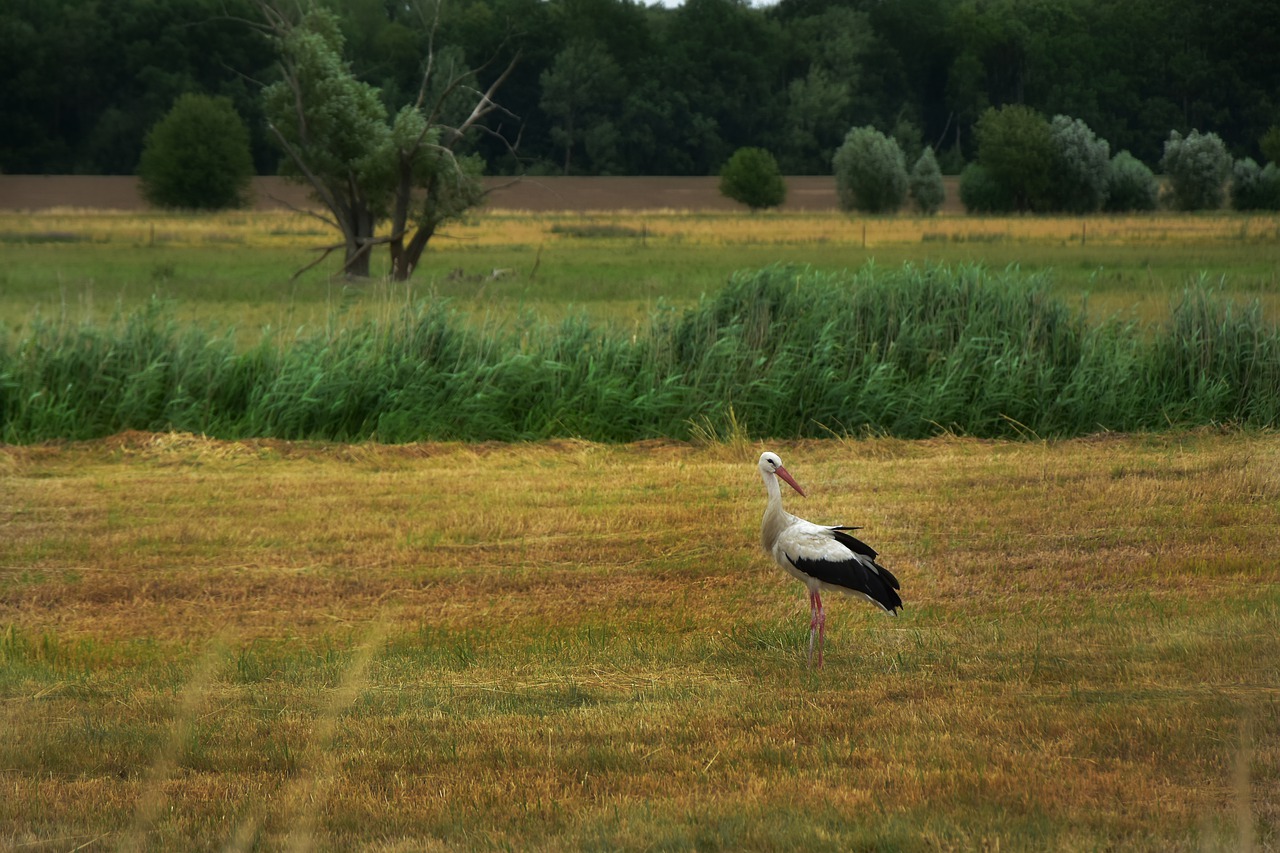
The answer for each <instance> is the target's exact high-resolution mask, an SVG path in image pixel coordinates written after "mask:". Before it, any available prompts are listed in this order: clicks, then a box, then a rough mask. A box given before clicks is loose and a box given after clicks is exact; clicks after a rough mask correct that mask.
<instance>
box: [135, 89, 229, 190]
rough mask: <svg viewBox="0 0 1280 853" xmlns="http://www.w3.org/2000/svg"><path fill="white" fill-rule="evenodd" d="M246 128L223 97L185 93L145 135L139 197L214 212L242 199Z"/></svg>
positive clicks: (140, 166) (139, 174)
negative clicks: (140, 194)
mask: <svg viewBox="0 0 1280 853" xmlns="http://www.w3.org/2000/svg"><path fill="white" fill-rule="evenodd" d="M252 176H253V158H252V156H251V154H250V152H249V131H248V129H246V128H245V125H244V122H243V121H242V120H241V119H240V116H239V114H238V113H237V112H236V110H235V107H233V106H232V105H231V100H230V99H229V98H213V97H209V96H207V95H194V94H186V95H183V96H181V97H180V98H178V100H177V101H175V102H174V104H173V108H172V109H170V110H169V112H168V114H167V115H165V117H164V118H162V119H161V120H160V121H159V122H157V123H156V125H155V126H154V127H153V128H151V131H150V132H149V133H148V134H147V138H146V142H145V145H144V148H143V151H142V160H141V162H140V163H139V164H138V177H139V178H140V183H141V189H142V195H143V197H144V198H146V200H147V201H148V202H150V203H151V204H153V205H155V206H157V207H177V208H193V209H197V210H220V209H223V208H228V207H243V206H244V205H245V203H246V202H247V201H248V197H247V191H248V189H249V179H250V178H251V177H252Z"/></svg>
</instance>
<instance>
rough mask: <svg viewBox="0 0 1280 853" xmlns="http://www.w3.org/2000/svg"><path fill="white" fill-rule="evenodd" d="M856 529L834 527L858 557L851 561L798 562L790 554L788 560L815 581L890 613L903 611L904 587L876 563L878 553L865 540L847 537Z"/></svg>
mask: <svg viewBox="0 0 1280 853" xmlns="http://www.w3.org/2000/svg"><path fill="white" fill-rule="evenodd" d="M857 529H858V528H856V527H832V528H831V533H832V535H833V536H835V539H836V541H837V542H839V543H840V544H841V545H843V546H844V547H846V548H848V549H849V550H850V551H851V552H853V554H854V555H855V556H853V557H851V558H849V559H848V560H840V561H835V560H807V559H805V558H803V557H801V558H800V559H796V558H794V557H792V556H791V555H790V554H788V555H787V559H788V560H790V561H791V565H793V566H795V567H796V568H797V569H799V570H800V571H802V572H804V573H805V574H806V575H808V576H809V577H811V578H814V579H815V580H819V581H821V582H822V583H825V584H830V585H831V586H838V587H843V588H844V589H848V590H852V591H854V592H860V593H862V594H864V595H866V596H868V597H870V598H871V599H872V600H874V601H876V602H877V603H879V604H880V605H882V606H883V607H884V608H885V609H886V610H888V611H889V612H890V613H893V612H894V611H896V610H901V609H902V596H900V595H898V592H897V590H899V589H901V588H902V587H901V586H899V584H898V579H897V578H896V577H894V574H893V572H891V571H889V570H888V569H886V568H885V567H884V566H882V565H880V564H879V563H877V562H876V557H877V556H878V554H877V553H876V550H875V549H874V548H872V547H871V546H870V545H868V544H867V543H866V542H863V541H862V540H861V539H858V538H856V537H853V536H850V535H849V534H848V533H845V532H844V531H846V530H857Z"/></svg>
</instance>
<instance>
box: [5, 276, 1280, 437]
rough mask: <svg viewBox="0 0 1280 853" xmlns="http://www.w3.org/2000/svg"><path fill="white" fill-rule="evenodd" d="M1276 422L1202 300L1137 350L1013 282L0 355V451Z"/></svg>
mask: <svg viewBox="0 0 1280 853" xmlns="http://www.w3.org/2000/svg"><path fill="white" fill-rule="evenodd" d="M1224 423H1225V424H1232V425H1238V426H1245V427H1252V428H1266V427H1274V426H1276V425H1277V423H1280V331H1277V329H1276V327H1275V326H1273V325H1271V324H1270V323H1268V322H1267V321H1266V320H1265V319H1264V318H1263V316H1262V311H1261V308H1260V306H1259V305H1258V304H1257V303H1254V304H1253V305H1252V306H1248V307H1243V308H1242V307H1240V306H1239V305H1237V304H1235V303H1234V302H1232V301H1230V300H1227V299H1225V298H1223V297H1222V296H1221V295H1220V294H1218V293H1216V292H1214V291H1213V290H1212V289H1209V288H1208V287H1207V286H1206V285H1204V284H1202V285H1200V286H1198V287H1195V288H1191V289H1189V290H1187V291H1186V292H1185V293H1184V296H1183V299H1182V301H1181V302H1180V303H1179V304H1178V305H1177V306H1176V307H1175V309H1174V310H1173V312H1172V314H1171V315H1170V316H1169V317H1168V318H1167V319H1166V320H1165V321H1164V322H1163V323H1161V324H1160V325H1159V326H1157V327H1156V328H1155V329H1148V328H1146V327H1142V326H1140V325H1138V324H1135V323H1133V322H1128V323H1124V322H1120V321H1111V322H1107V323H1102V324H1094V323H1091V322H1089V321H1088V319H1087V317H1086V316H1085V314H1084V313H1083V312H1082V311H1081V310H1079V309H1073V308H1071V307H1069V306H1068V305H1067V304H1066V303H1064V302H1063V301H1062V300H1060V299H1058V298H1056V297H1055V296H1053V295H1052V293H1051V291H1050V288H1049V285H1048V283H1047V280H1046V279H1045V278H1044V277H1041V276H1027V275H1023V274H1020V273H1018V272H1017V271H1005V272H1000V273H992V272H989V271H986V270H983V269H981V268H976V267H962V268H954V269H953V268H946V267H914V266H904V267H901V268H898V269H891V270H884V269H881V268H878V267H875V266H870V265H869V266H867V267H864V268H863V269H861V270H860V271H858V272H856V273H842V274H829V273H821V272H816V271H813V270H809V269H804V268H796V267H780V266H775V267H770V268H767V269H765V270H761V271H759V272H755V273H744V274H741V275H738V276H736V277H735V278H734V279H733V281H732V282H731V283H730V284H729V285H728V286H727V287H725V288H724V289H723V290H721V292H720V293H718V294H717V295H716V296H714V297H712V298H706V299H703V300H702V301H701V302H700V303H698V304H697V305H696V306H695V307H693V308H689V309H683V310H681V309H677V308H669V309H659V310H657V311H655V313H654V314H653V315H652V317H651V319H650V323H649V326H648V328H647V329H645V330H644V331H643V332H641V333H638V334H637V333H628V332H627V331H626V330H619V329H618V328H617V327H614V326H601V325H596V324H593V323H591V322H590V321H589V320H587V319H585V318H583V317H576V318H569V319H567V320H565V321H563V322H561V323H559V324H551V323H548V322H546V321H544V320H541V319H538V318H536V317H534V318H529V319H528V320H526V321H524V322H517V323H501V324H500V323H491V324H489V325H485V326H480V327H477V326H476V324H475V323H474V322H471V321H466V320H464V319H463V318H462V317H461V316H460V315H459V314H458V313H456V312H454V311H453V310H452V309H451V308H450V306H449V305H447V304H445V303H441V302H438V301H437V302H428V303H423V304H420V305H418V306H413V307H410V306H405V307H403V308H402V310H400V311H399V312H398V313H395V314H392V315H389V316H387V317H384V318H380V319H377V320H365V321H361V322H354V323H337V322H335V323H334V324H332V325H331V326H330V327H329V328H326V329H317V330H308V331H304V332H302V333H300V334H298V335H296V336H294V337H291V338H287V339H282V338H280V337H270V338H264V339H263V340H262V342H261V343H259V344H258V345H256V346H253V347H249V348H247V349H244V348H242V347H241V346H239V345H238V343H237V341H236V339H235V337H234V336H233V335H232V334H231V333H229V332H228V333H222V334H218V333H214V332H209V331H207V330H205V329H204V328H203V327H200V326H196V325H191V324H180V323H178V322H176V321H174V320H173V319H172V318H170V317H168V316H166V313H165V311H164V308H163V306H160V305H159V304H158V303H153V305H152V306H151V307H150V308H149V309H147V310H144V311H140V312H138V313H135V314H132V315H129V316H128V317H125V318H121V319H120V320H118V321H117V322H116V323H114V324H111V325H108V326H99V325H71V324H46V325H38V326H37V327H36V328H35V329H34V331H33V334H32V335H31V336H30V337H26V338H19V339H16V340H14V339H9V340H4V339H0V430H2V431H0V438H2V439H3V440H5V441H10V442H19V443H24V442H32V441H40V440H44V439H50V438H77V439H84V438H94V437H101V436H105V435H110V434H112V433H115V432H118V431H121V430H126V429H140V430H166V429H176V430H182V431H190V432H195V433H201V434H207V435H212V436H219V437H224V438H243V437H277V438H290V439H299V438H311V439H325V440H339V441H362V440H366V439H377V440H380V441H385V442H405V441H419V440H424V439H436V440H439V439H454V440H465V441H487V440H503V441H511V440H531V439H545V438H554V437H579V438H587V439H591V440H599V441H634V440H638V439H644V438H655V437H677V438H687V437H689V436H690V435H692V434H693V433H694V432H695V431H699V430H701V431H710V432H711V433H712V434H728V433H731V432H734V431H745V433H746V434H748V435H752V436H768V437H782V438H795V437H803V436H821V435H832V434H837V435H841V434H865V433H872V434H888V435H895V436H899V437H907V438H914V437H923V436H929V435H935V434H937V433H939V432H944V431H945V432H955V433H959V434H964V435H973V436H980V437H1000V436H1013V435H1022V436H1038V437H1062V436H1072V435H1081V434H1085V433H1090V432H1095V431H1098V430H1111V431H1133V430H1150V429H1164V428H1169V427H1175V428H1177V427H1187V426H1199V425H1208V424H1224Z"/></svg>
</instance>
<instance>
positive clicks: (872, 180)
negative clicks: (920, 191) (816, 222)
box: [834, 127, 907, 213]
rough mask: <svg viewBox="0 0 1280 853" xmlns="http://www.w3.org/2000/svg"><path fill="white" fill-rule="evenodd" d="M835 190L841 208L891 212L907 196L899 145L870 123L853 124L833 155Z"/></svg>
mask: <svg viewBox="0 0 1280 853" xmlns="http://www.w3.org/2000/svg"><path fill="white" fill-rule="evenodd" d="M834 166H835V173H836V194H837V196H838V197H839V200H840V207H841V208H842V209H844V210H860V211H863V212H864V213H892V212H893V211H895V210H897V209H898V208H899V207H901V206H902V203H903V201H905V200H906V197H907V166H906V158H905V157H903V155H902V149H901V148H900V147H899V146H898V143H897V142H896V141H894V140H893V139H890V138H889V137H887V136H885V135H884V134H883V133H881V132H880V131H878V130H876V129H875V128H874V127H855V128H854V129H853V130H850V131H849V133H848V135H846V136H845V138H844V144H843V145H841V146H840V147H839V148H838V149H837V150H836V154H835V158H834Z"/></svg>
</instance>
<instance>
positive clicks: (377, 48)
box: [0, 0, 1280, 175]
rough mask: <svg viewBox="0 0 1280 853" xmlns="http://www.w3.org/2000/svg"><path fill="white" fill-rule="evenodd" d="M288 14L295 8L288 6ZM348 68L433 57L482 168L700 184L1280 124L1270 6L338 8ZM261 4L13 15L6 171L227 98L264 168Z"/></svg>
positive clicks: (1244, 145) (383, 1)
mask: <svg viewBox="0 0 1280 853" xmlns="http://www.w3.org/2000/svg"><path fill="white" fill-rule="evenodd" d="M286 3H287V5H289V6H290V7H293V6H296V5H297V0H286ZM329 5H331V6H332V7H333V8H334V9H335V10H336V11H337V12H338V14H339V15H340V17H341V20H342V22H343V33H344V35H345V37H346V50H347V58H348V59H349V61H350V63H351V67H352V68H353V69H354V71H355V72H356V73H357V74H358V75H359V76H360V77H361V78H362V79H363V80H366V81H367V82H369V83H371V84H373V85H375V86H377V87H378V88H379V89H380V90H381V91H382V93H383V95H384V97H385V98H386V100H387V102H388V104H389V105H394V104H398V103H403V102H405V101H406V100H407V99H408V98H409V97H410V95H411V93H412V92H414V91H415V90H416V88H417V86H418V83H419V79H420V75H421V67H422V61H423V57H424V56H425V55H426V49H427V45H428V43H429V39H430V38H431V35H430V34H431V30H432V24H433V21H434V25H435V44H436V45H437V46H442V45H452V46H455V47H457V48H460V49H461V50H463V51H464V52H465V56H466V60H467V62H468V63H469V64H470V65H471V66H472V67H473V68H477V69H479V73H480V79H481V81H482V82H484V83H486V84H487V82H488V80H487V79H486V77H487V78H488V79H492V78H493V77H494V76H495V75H497V74H498V73H500V72H501V70H502V69H503V68H504V67H505V65H506V64H507V62H509V61H510V59H511V58H512V57H513V56H518V57H519V59H518V64H517V67H516V72H515V73H514V74H513V75H512V76H511V77H510V78H509V79H508V80H507V81H506V82H505V83H504V85H503V86H502V87H501V90H500V91H499V94H498V100H499V101H500V102H501V105H502V107H503V108H504V110H505V112H504V113H503V114H502V117H501V119H500V120H499V122H500V123H501V125H502V126H501V128H499V130H500V132H501V134H502V136H503V137H505V138H506V139H516V138H518V145H517V146H516V148H515V150H514V152H513V151H512V150H511V149H509V148H508V147H507V145H506V144H505V143H504V142H503V141H502V140H501V139H500V138H499V137H498V136H486V137H482V138H480V139H479V140H478V141H477V143H476V144H477V145H478V146H479V149H478V153H479V154H481V155H482V156H483V157H484V159H485V160H486V161H487V163H488V168H489V171H490V172H498V173H519V172H526V173H565V172H568V173H572V174H587V175H591V174H619V175H705V174H713V173H715V172H717V171H718V170H719V168H720V167H721V165H722V164H723V163H724V162H725V160H726V159H728V157H729V155H730V154H731V153H732V152H733V151H734V150H736V149H737V148H739V147H741V146H745V145H751V146H759V147H763V148H766V149H768V150H770V151H771V152H773V153H774V154H775V155H776V157H777V159H778V162H779V164H780V166H781V168H782V169H783V171H784V172H786V173H790V174H827V173H830V171H831V156H832V152H833V151H834V150H835V149H836V148H837V147H838V146H839V144H840V142H841V140H842V139H843V137H844V135H845V133H846V132H847V131H848V130H849V128H851V127H855V126H862V125H874V126H876V127H877V128H879V129H881V130H882V131H884V132H886V133H889V134H892V135H893V136H895V137H897V138H898V139H899V141H900V142H901V143H902V144H903V147H904V148H905V149H906V150H908V151H910V150H911V149H912V148H916V149H918V148H919V147H920V146H923V145H932V146H934V147H935V149H936V150H937V151H938V152H939V160H940V161H941V162H942V164H943V167H944V169H946V170H947V171H958V169H959V167H960V166H961V165H963V163H964V162H965V160H967V159H969V158H971V157H972V156H973V153H974V150H973V134H972V129H973V126H974V123H975V122H976V120H977V119H978V117H979V115H980V114H981V113H982V111H983V110H985V109H986V108H987V107H989V106H997V107H998V106H1001V105H1004V104H1009V103H1021V104H1026V105H1028V106H1030V107H1032V108H1034V109H1036V110H1038V111H1040V112H1042V113H1043V114H1044V115H1046V116H1052V115H1054V114H1057V113H1063V114H1066V115H1070V116H1073V117H1075V118H1079V119H1082V120H1083V121H1085V122H1086V123H1087V124H1088V125H1089V126H1090V127H1091V128H1092V129H1093V130H1094V131H1095V132H1096V133H1097V134H1098V136H1100V137H1102V138H1104V139H1106V140H1108V141H1109V142H1110V143H1111V147H1112V150H1113V151H1117V150H1120V149H1128V150H1129V151H1131V152H1132V153H1133V154H1134V155H1135V156H1137V157H1138V158H1140V159H1141V160H1143V161H1145V162H1147V163H1148V164H1151V165H1155V164H1156V163H1157V162H1158V161H1159V159H1160V155H1161V150H1162V145H1163V142H1164V140H1166V139H1167V138H1168V136H1169V133H1170V131H1171V130H1177V131H1180V132H1183V133H1185V132H1187V131H1189V130H1191V129H1199V130H1202V131H1212V132H1215V133H1217V134H1218V135H1219V136H1221V137H1222V139H1223V140H1224V141H1225V142H1226V143H1227V145H1228V147H1229V148H1230V150H1231V153H1232V154H1234V155H1235V156H1237V157H1242V156H1251V157H1254V158H1256V159H1258V160H1261V161H1264V162H1265V158H1263V157H1262V156H1261V152H1260V150H1259V140H1260V138H1261V137H1262V136H1263V134H1264V133H1265V132H1266V131H1267V130H1268V128H1270V127H1272V126H1275V125H1280V61H1277V57H1278V56H1280V15H1277V14H1276V10H1275V6H1274V3H1273V0H1217V1H1216V2H1207V0H781V2H779V3H777V4H776V5H770V6H752V5H748V4H747V3H744V2H740V0H686V2H685V3H684V4H683V5H682V6H679V7H676V8H667V7H663V6H660V5H648V6H646V5H643V4H641V3H637V2H632V0H442V5H441V6H440V8H439V11H438V15H437V13H436V11H435V7H434V6H432V7H430V8H427V7H426V6H425V4H420V3H417V2H405V0H333V2H331V3H330V4H329ZM261 20H262V17H261V14H260V10H259V8H258V5H257V3H256V2H253V0H5V3H4V4H3V5H2V6H0V77H2V78H3V80H4V85H3V86H2V87H0V171H4V172H8V173H37V174H38V173H49V174H54V173H79V174H132V173H133V172H134V171H135V170H136V168H137V166H138V161H139V156H140V153H141V151H142V148H143V140H144V138H145V135H146V133H147V131H148V129H149V128H150V127H151V126H152V125H154V124H155V123H156V122H157V121H158V120H159V119H160V118H161V117H162V116H164V115H165V113H166V112H167V111H168V110H169V109H170V107H171V106H172V105H173V103H174V101H175V99H176V98H177V97H178V96H179V95H181V94H183V93H187V92H198V93H206V94H212V95H225V96H228V97H229V98H230V99H231V100H232V102H233V103H234V105H235V108H236V110H237V111H238V112H239V113H240V115H241V116H242V117H243V118H244V120H245V122H246V124H247V125H248V126H249V128H250V132H251V135H252V145H253V157H254V162H255V166H256V168H257V169H258V171H259V172H262V173H274V172H275V171H276V168H277V164H278V160H279V156H280V155H279V151H278V150H277V149H276V148H275V147H274V146H273V145H272V143H271V141H270V140H269V138H268V135H267V131H266V128H265V123H264V120H263V118H262V98H261V91H262V87H263V86H264V85H265V84H267V83H269V82H271V81H272V80H273V79H275V78H276V75H277V74H278V68H277V59H278V57H277V52H276V46H275V45H274V44H273V42H272V40H271V39H270V38H269V37H268V36H267V34H266V33H265V32H264V30H263V29H262V28H261V27H260V26H259V24H260V23H261Z"/></svg>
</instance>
